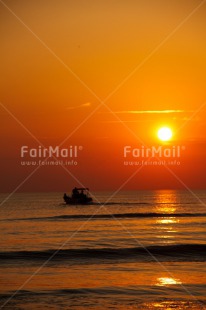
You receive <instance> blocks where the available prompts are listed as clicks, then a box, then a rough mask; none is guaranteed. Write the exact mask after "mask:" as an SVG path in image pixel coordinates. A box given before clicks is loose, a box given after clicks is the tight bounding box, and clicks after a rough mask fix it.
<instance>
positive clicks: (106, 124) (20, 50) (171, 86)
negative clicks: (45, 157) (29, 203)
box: [0, 0, 206, 192]
mask: <svg viewBox="0 0 206 310" xmlns="http://www.w3.org/2000/svg"><path fill="white" fill-rule="evenodd" d="M205 17H206V4H204V3H202V2H201V1H200V0H182V1H179V0H173V1H170V0H144V1H143V0H141V1H139V0H138V1H133V0H128V1H123V0H118V1H117V0H112V1H111V0H110V1H109V0H99V1H95V0H93V1H91V0H89V1H84V0H77V1H69V0H68V1H63V0H60V1H53V0H45V1H40V0H37V1H24V0H21V1H12V0H10V1H9V0H5V1H4V4H3V3H0V23H1V30H0V31H1V49H0V57H1V76H0V79H1V83H0V91H1V106H0V119H1V132H0V139H1V149H0V158H1V176H3V177H1V188H0V191H2V192H5V191H8V192H9V191H12V190H14V189H15V188H16V187H17V186H18V185H19V184H20V183H21V182H22V181H24V180H25V179H26V178H27V176H29V174H30V173H31V172H32V171H33V170H34V169H35V167H23V166H21V164H20V162H21V158H20V149H21V146H22V145H28V146H29V147H38V145H39V144H38V142H37V141H35V138H36V140H38V141H40V142H41V143H42V144H43V145H45V146H50V145H52V146H55V145H58V144H60V143H61V142H62V141H63V140H64V139H66V138H67V137H68V136H70V137H69V139H68V140H66V141H65V143H64V144H63V146H62V147H69V145H78V146H83V150H82V151H81V154H80V155H79V158H78V165H77V167H71V169H70V171H71V172H72V174H73V175H74V176H75V177H76V178H77V179H78V180H79V181H80V182H81V183H82V184H83V185H85V186H89V187H90V188H91V189H92V190H107V189H108V190H109V189H117V188H118V187H119V186H121V185H122V183H123V182H124V181H126V180H127V179H128V178H129V177H130V176H131V174H132V173H134V172H135V169H137V167H126V166H124V164H123V162H124V158H123V147H124V146H125V145H131V146H134V147H140V146H141V145H142V143H145V144H146V145H149V146H151V145H158V144H160V142H159V141H158V139H157V135H156V132H157V130H158V128H159V127H161V126H162V125H167V126H171V128H172V129H173V131H174V133H175V134H174V137H173V140H172V141H171V142H170V146H172V145H181V146H185V150H184V152H183V154H182V157H181V165H180V166H174V167H170V169H172V171H173V174H172V173H171V171H169V170H168V169H166V168H165V167H163V166H162V167H144V168H142V169H140V171H139V172H138V173H137V174H136V175H135V176H134V177H133V178H132V179H131V180H130V181H129V182H127V184H125V186H124V187H123V188H124V189H139V188H141V189H144V188H145V189H155V188H185V186H188V187H190V188H205V185H206V177H205V155H206V154H205V153H206V152H205V145H206V144H205V142H206V123H205V116H206V106H204V103H205V102H206V88H205V72H206V70H205V69H206V40H205V30H206V18H205ZM104 100H105V101H104ZM101 101H104V103H103V104H102V105H101V106H100V104H101ZM166 110H169V111H168V113H165V111H166ZM148 112H149V113H148ZM12 115H13V116H12ZM20 123H21V124H20ZM34 137H35V138H34ZM73 185H78V183H77V180H74V179H73V178H72V177H71V175H69V174H68V173H67V172H66V171H65V170H64V169H63V168H62V167H61V166H58V167H40V168H39V169H38V170H37V171H36V172H35V173H34V174H33V175H32V176H31V177H30V178H29V179H28V180H26V181H25V182H24V184H22V186H21V187H20V188H19V190H21V191H24V190H25V191H49V190H51V191H66V190H68V189H70V188H71V187H72V186H73Z"/></svg>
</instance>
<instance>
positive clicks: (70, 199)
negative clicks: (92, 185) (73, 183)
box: [63, 187, 93, 205]
mask: <svg viewBox="0 0 206 310" xmlns="http://www.w3.org/2000/svg"><path fill="white" fill-rule="evenodd" d="M63 199H64V201H65V202H66V204H68V205H87V204H92V202H93V199H92V198H91V197H90V194H89V189H88V188H87V187H80V188H77V187H75V188H73V190H72V193H71V196H69V195H67V194H66V193H64V196H63Z"/></svg>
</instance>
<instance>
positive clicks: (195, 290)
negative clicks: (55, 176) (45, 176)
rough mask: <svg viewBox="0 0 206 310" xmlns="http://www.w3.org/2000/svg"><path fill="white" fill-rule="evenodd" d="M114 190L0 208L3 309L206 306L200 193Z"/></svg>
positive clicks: (36, 198) (204, 204) (205, 227)
mask: <svg viewBox="0 0 206 310" xmlns="http://www.w3.org/2000/svg"><path fill="white" fill-rule="evenodd" d="M111 194H112V193H96V194H95V196H96V197H97V201H96V203H95V204H94V205H93V206H65V205H63V204H61V202H62V194H61V193H56V194H15V195H13V196H12V197H11V198H10V199H9V200H7V201H6V202H4V203H3V204H2V206H1V208H0V230H1V241H0V244H1V248H0V308H1V309H78V310H80V309H143V310H144V309H167V310H172V309H188V310H189V309H206V242H205V240H206V192H205V191H198V192H194V195H192V194H191V193H189V192H185V191H153V192H149V191H142V192H121V193H119V194H118V195H116V196H115V197H113V198H112V199H109V197H110V196H111ZM6 197H7V195H6V194H4V195H3V194H2V195H1V196H0V198H1V201H3V200H4V199H5V198H6ZM100 202H101V203H105V205H102V204H101V203H100Z"/></svg>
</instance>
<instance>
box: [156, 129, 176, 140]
mask: <svg viewBox="0 0 206 310" xmlns="http://www.w3.org/2000/svg"><path fill="white" fill-rule="evenodd" d="M157 135H158V138H159V139H160V140H162V141H168V140H170V139H171V138H172V130H171V129H170V128H168V127H162V128H160V129H159V130H158V133H157Z"/></svg>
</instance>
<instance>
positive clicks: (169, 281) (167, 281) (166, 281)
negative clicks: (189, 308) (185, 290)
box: [155, 277, 182, 286]
mask: <svg viewBox="0 0 206 310" xmlns="http://www.w3.org/2000/svg"><path fill="white" fill-rule="evenodd" d="M178 284H182V282H181V281H180V280H179V279H175V278H169V277H162V278H157V282H156V284H155V285H156V286H168V285H178Z"/></svg>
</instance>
